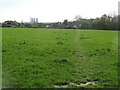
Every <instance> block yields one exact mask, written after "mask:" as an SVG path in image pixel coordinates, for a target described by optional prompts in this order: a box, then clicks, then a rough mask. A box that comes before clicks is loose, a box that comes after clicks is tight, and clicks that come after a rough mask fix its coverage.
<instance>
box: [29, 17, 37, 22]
mask: <svg viewBox="0 0 120 90" xmlns="http://www.w3.org/2000/svg"><path fill="white" fill-rule="evenodd" d="M30 23H38V18H31V17H30Z"/></svg>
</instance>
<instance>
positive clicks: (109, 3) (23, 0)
mask: <svg viewBox="0 0 120 90" xmlns="http://www.w3.org/2000/svg"><path fill="white" fill-rule="evenodd" d="M118 1H119V0H0V13H1V15H0V22H3V21H6V20H16V21H18V22H21V21H22V20H23V21H24V22H29V21H30V17H34V18H39V22H57V21H63V20H64V19H68V20H69V21H70V20H73V19H74V17H75V16H76V15H80V16H81V17H83V18H96V17H100V16H102V15H103V14H111V15H113V14H117V11H118Z"/></svg>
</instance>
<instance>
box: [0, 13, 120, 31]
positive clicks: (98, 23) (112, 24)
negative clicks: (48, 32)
mask: <svg viewBox="0 0 120 90" xmlns="http://www.w3.org/2000/svg"><path fill="white" fill-rule="evenodd" d="M119 21H120V15H116V16H114V17H111V16H108V15H106V14H104V15H102V16H101V17H100V18H95V19H86V18H82V17H81V16H79V15H78V16H76V17H75V18H74V20H73V21H68V20H67V19H65V20H64V21H63V22H56V23H23V22H21V23H19V22H16V21H5V22H3V23H2V27H20V28H61V29H97V30H101V29H102V30H120V22H119Z"/></svg>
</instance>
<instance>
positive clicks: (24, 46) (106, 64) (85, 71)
mask: <svg viewBox="0 0 120 90" xmlns="http://www.w3.org/2000/svg"><path fill="white" fill-rule="evenodd" d="M2 40H3V41H2V45H3V47H2V54H3V57H2V58H3V59H2V68H3V81H2V82H3V88H13V87H14V88H76V87H77V88H116V87H118V31H105V30H77V29H35V28H3V30H2ZM88 83H89V84H88Z"/></svg>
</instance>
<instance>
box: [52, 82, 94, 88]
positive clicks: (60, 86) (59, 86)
mask: <svg viewBox="0 0 120 90" xmlns="http://www.w3.org/2000/svg"><path fill="white" fill-rule="evenodd" d="M70 85H74V86H77V87H83V86H88V85H96V84H95V82H86V83H80V84H77V83H72V82H70V83H69V84H67V85H54V87H56V88H67V87H69V86H70Z"/></svg>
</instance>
